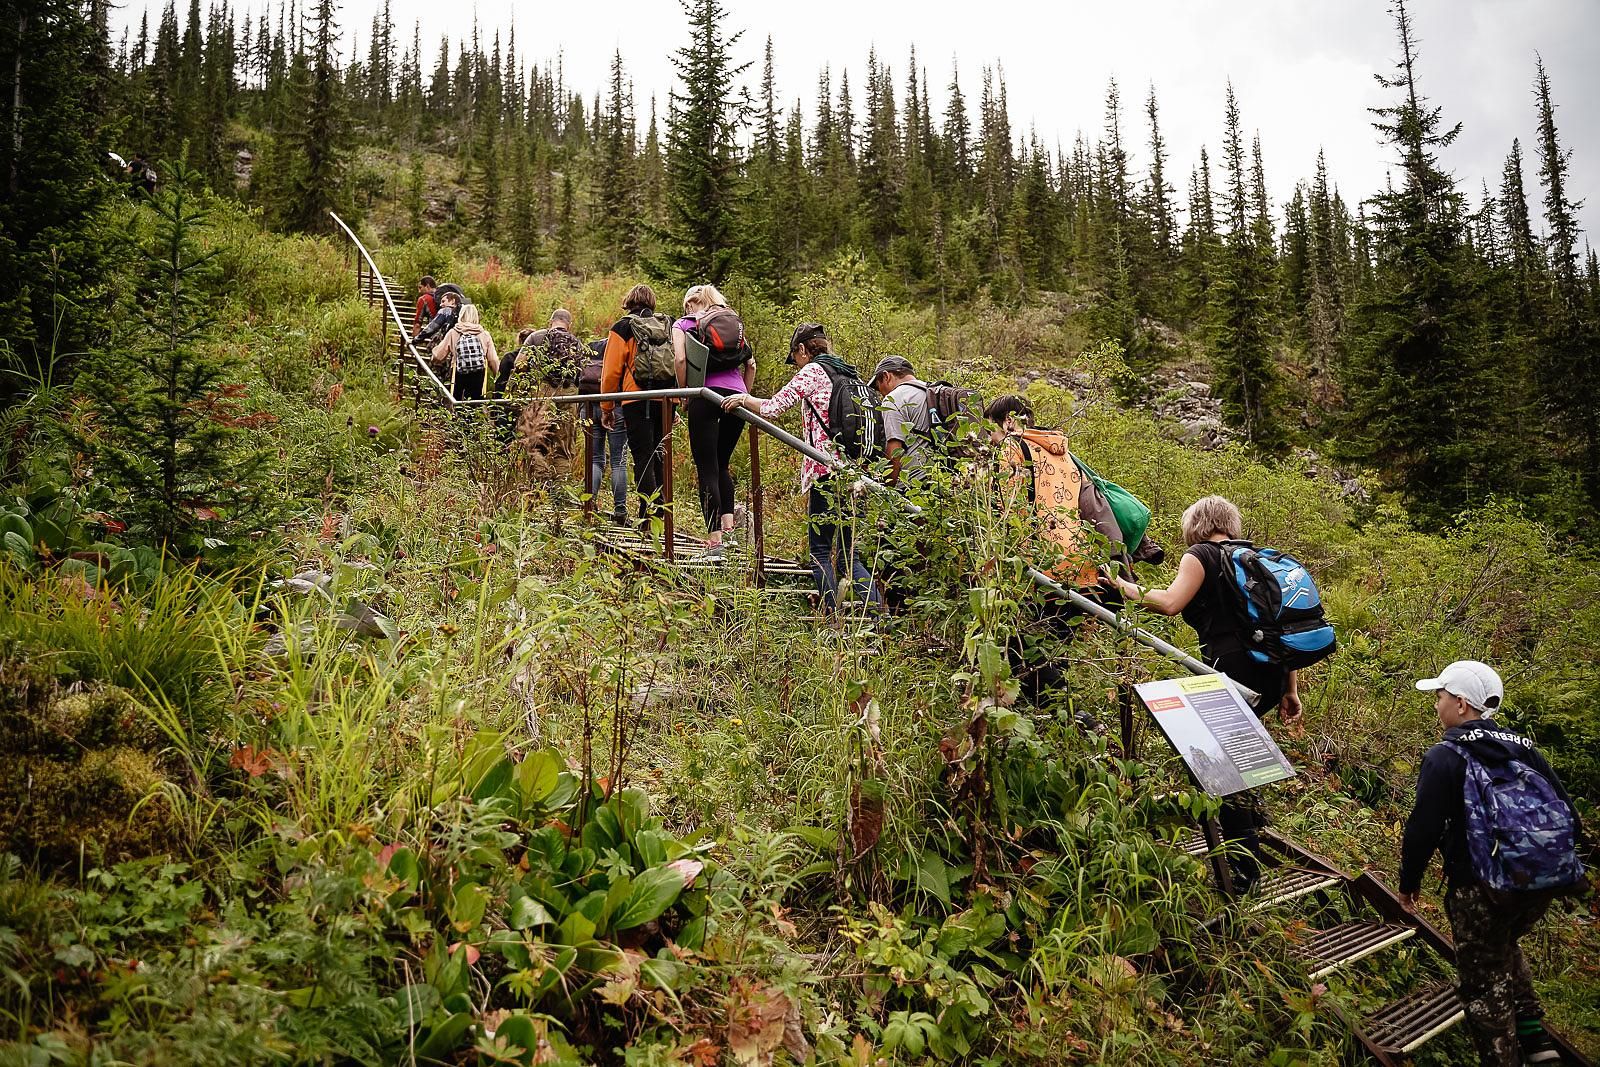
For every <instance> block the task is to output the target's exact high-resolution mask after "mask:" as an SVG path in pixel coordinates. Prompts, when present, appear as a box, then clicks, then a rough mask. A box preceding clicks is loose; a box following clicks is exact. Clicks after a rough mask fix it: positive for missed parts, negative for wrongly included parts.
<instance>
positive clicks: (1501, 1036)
mask: <svg viewBox="0 0 1600 1067" xmlns="http://www.w3.org/2000/svg"><path fill="white" fill-rule="evenodd" d="M1417 688H1418V689H1420V690H1422V691H1424V692H1437V693H1438V698H1437V699H1436V701H1435V703H1434V708H1435V710H1436V711H1437V712H1438V714H1439V722H1440V724H1441V725H1442V726H1443V727H1444V739H1443V740H1442V741H1440V742H1439V743H1438V744H1436V745H1434V746H1433V747H1432V748H1430V749H1428V752H1427V755H1425V756H1424V757H1423V759H1422V769H1421V771H1420V772H1419V773H1418V775H1417V799H1416V803H1415V805H1414V806H1413V808H1412V810H1411V816H1410V818H1409V819H1407V820H1406V829H1405V839H1404V842H1403V844H1402V845H1401V853H1400V899H1401V902H1402V903H1403V904H1404V905H1405V907H1406V908H1408V909H1410V910H1413V911H1414V910H1415V909H1416V906H1417V899H1418V891H1419V890H1420V889H1421V888H1422V877H1423V875H1424V874H1425V873H1426V871H1427V868H1428V862H1429V860H1431V859H1432V858H1433V853H1434V851H1435V849H1437V850H1438V851H1439V852H1440V853H1441V855H1442V858H1443V861H1444V876H1445V882H1446V885H1447V888H1446V891H1445V898H1444V908H1445V914H1446V915H1448V916H1449V918H1450V928H1451V930H1452V932H1453V933H1454V936H1455V944H1456V971H1457V974H1458V977H1459V982H1460V995H1461V1003H1462V1006H1463V1007H1464V1008H1465V1009H1466V1014H1467V1026H1468V1029H1469V1031H1470V1032H1471V1035H1472V1042H1473V1044H1474V1045H1475V1046H1476V1047H1477V1050H1478V1058H1479V1062H1480V1063H1483V1064H1486V1065H1495V1067H1500V1065H1505V1067H1514V1065H1518V1064H1524V1063H1558V1062H1560V1060H1561V1055H1560V1053H1559V1052H1558V1051H1557V1050H1556V1049H1555V1047H1554V1046H1553V1045H1552V1044H1551V1042H1550V1039H1549V1037H1548V1035H1547V1034H1546V1033H1545V1031H1544V1026H1543V1024H1542V1023H1541V1022H1540V1019H1541V1017H1542V1011H1541V1009H1540V1007H1539V999H1538V997H1537V996H1536V995H1535V993H1534V990H1533V980H1532V977H1531V976H1530V975H1529V973H1528V963H1527V960H1525V959H1524V958H1523V955H1522V949H1521V947H1520V946H1519V945H1518V944H1517V942H1518V940H1519V939H1520V938H1521V937H1522V935H1524V934H1526V933H1527V932H1528V931H1529V930H1530V929H1532V928H1533V925H1534V924H1535V923H1536V922H1538V921H1539V918H1540V917H1541V916H1543V915H1544V913H1545V910H1546V909H1547V908H1548V907H1549V906H1550V901H1551V900H1552V899H1553V897H1554V896H1555V895H1556V894H1557V893H1558V892H1560V888H1558V887H1552V886H1551V885H1550V884H1549V883H1551V882H1559V881H1560V880H1561V879H1563V878H1567V877H1570V875H1571V870H1572V865H1573V864H1576V870H1577V874H1578V877H1579V879H1581V878H1582V865H1581V862H1579V861H1577V859H1576V852H1575V851H1574V838H1575V835H1576V833H1577V821H1576V820H1577V817H1576V814H1574V813H1573V811H1572V805H1571V801H1570V800H1569V799H1568V797H1567V793H1566V790H1565V789H1563V788H1562V786H1561V783H1560V781H1559V780H1558V779H1557V778H1556V775H1555V772H1554V771H1552V770H1551V769H1550V765H1549V764H1548V763H1547V762H1545V759H1544V757H1543V756H1541V755H1540V754H1539V753H1538V752H1537V751H1535V749H1534V747H1533V742H1532V741H1530V740H1529V739H1528V738H1526V737H1523V736H1522V735H1520V734H1517V733H1513V732H1512V731H1510V730H1505V729H1501V728H1500V727H1498V726H1497V725H1495V724H1494V723H1493V722H1491V721H1490V719H1491V717H1492V716H1493V715H1494V714H1495V713H1496V712H1497V711H1499V710H1500V706H1501V704H1502V703H1503V701H1504V700H1505V688H1504V686H1503V685H1502V684H1501V681H1500V676H1499V675H1498V674H1497V673H1495V671H1494V670H1493V669H1492V668H1491V667H1489V666H1488V665H1487V664H1485V663H1480V662H1478V661H1477V660H1460V661H1458V662H1455V663H1452V664H1450V665H1449V666H1448V667H1446V668H1445V669H1444V670H1443V671H1441V672H1440V673H1439V676H1438V677H1437V678H1424V679H1422V680H1421V681H1419V682H1417ZM1518 765H1521V766H1520V767H1519V766H1518ZM1529 769H1531V771H1532V772H1534V773H1535V774H1537V775H1538V776H1540V777H1541V778H1542V779H1543V782H1540V781H1538V780H1536V779H1534V778H1533V777H1532V776H1531V775H1529V774H1528V773H1527V771H1528V770H1529ZM1485 789H1487V790H1491V791H1492V790H1499V789H1511V790H1517V791H1519V792H1517V794H1516V796H1515V797H1513V798H1512V799H1513V800H1514V801H1515V800H1520V801H1521V802H1522V803H1523V806H1524V808H1533V809H1542V810H1540V811H1536V812H1534V813H1533V814H1532V815H1531V817H1530V818H1529V820H1528V823H1529V824H1528V826H1527V827H1525V828H1514V829H1520V830H1521V831H1522V834H1523V836H1522V837H1519V838H1518V839H1517V841H1516V844H1518V845H1521V844H1524V843H1526V842H1528V841H1532V842H1534V843H1535V847H1537V848H1540V849H1544V848H1545V846H1546V845H1548V846H1549V847H1550V849H1552V850H1554V853H1559V852H1560V850H1562V849H1565V850H1567V851H1568V852H1571V857H1570V858H1567V859H1565V864H1566V866H1565V867H1562V868H1561V870H1562V871H1563V872H1565V873H1561V874H1559V875H1558V876H1557V877H1555V878H1551V877H1548V876H1545V875H1544V874H1543V873H1541V875H1540V877H1539V878H1537V879H1530V880H1529V881H1528V882H1527V883H1525V884H1526V885H1528V886H1530V887H1529V888H1521V887H1507V886H1504V885H1502V886H1498V887H1497V886H1494V885H1491V884H1490V881H1489V880H1488V879H1491V878H1493V879H1495V880H1501V876H1502V870H1501V869H1500V868H1499V867H1496V866H1494V864H1495V863H1496V856H1495V851H1496V849H1497V848H1499V845H1498V844H1496V845H1494V846H1492V847H1488V848H1486V847H1485V838H1486V837H1489V836H1491V835H1490V834H1489V833H1488V832H1487V831H1486V827H1485V824H1484V816H1483V814H1482V811H1483V807H1482V805H1481V802H1480V801H1479V800H1478V799H1477V798H1478V797H1480V796H1481V795H1482V791H1483V790H1485ZM1529 798H1533V799H1534V800H1535V801H1536V802H1535V803H1533V804H1529V803H1528V800H1529ZM1562 805H1565V808H1566V810H1565V811H1564V812H1563V811H1560V810H1559V809H1560V808H1561V806H1562ZM1546 859H1547V857H1545V856H1543V855H1539V856H1534V857H1533V861H1534V862H1535V863H1536V864H1538V863H1544V862H1545V861H1546ZM1547 866H1548V864H1547Z"/></svg>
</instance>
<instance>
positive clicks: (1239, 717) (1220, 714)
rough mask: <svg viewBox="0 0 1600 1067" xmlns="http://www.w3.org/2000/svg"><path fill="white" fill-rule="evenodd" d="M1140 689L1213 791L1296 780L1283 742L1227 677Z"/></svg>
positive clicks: (1155, 715) (1169, 737)
mask: <svg viewBox="0 0 1600 1067" xmlns="http://www.w3.org/2000/svg"><path fill="white" fill-rule="evenodd" d="M1135 688H1136V689H1137V690H1138V693H1139V699H1140V700H1142V701H1143V702H1144V706H1145V707H1146V708H1149V709H1150V717H1151V718H1153V719H1155V721H1156V725H1157V726H1159V727H1161V732H1162V733H1163V734H1164V735H1165V736H1166V738H1167V741H1168V742H1170V743H1171V745H1172V747H1173V749H1174V750H1176V751H1177V753H1178V755H1180V756H1182V757H1183V761H1184V763H1185V764H1186V765H1187V766H1188V768H1189V771H1190V773H1192V774H1193V775H1194V778H1195V781H1196V782H1198V783H1199V784H1200V788H1202V789H1204V790H1205V791H1206V792H1207V793H1210V794H1212V795H1213V796H1227V795H1228V794H1230V793H1239V792H1242V791H1244V790H1246V789H1254V788H1255V787H1256V786H1261V785H1267V784H1268V783H1270V782H1281V781H1282V780H1283V779H1285V778H1292V777H1294V773H1295V772H1294V768H1293V767H1292V766H1290V764H1289V761H1288V760H1287V759H1285V758H1284V755H1283V751H1282V750H1281V749H1279V748H1278V743H1277V742H1276V741H1274V740H1273V739H1272V735H1271V734H1269V733H1267V728H1266V727H1265V726H1264V725H1263V724H1262V722H1261V720H1260V719H1258V718H1257V717H1256V715H1255V712H1253V711H1251V710H1250V706H1249V705H1248V704H1247V703H1245V700H1244V698H1243V697H1242V696H1240V695H1239V692H1238V690H1237V689H1235V688H1234V686H1233V683H1232V682H1231V681H1229V679H1228V678H1227V677H1226V676H1225V675H1221V674H1205V675H1200V676H1199V677H1194V678H1189V677H1185V678H1168V679H1162V680H1159V681H1154V682H1141V683H1140V684H1139V685H1138V686H1136V687H1135Z"/></svg>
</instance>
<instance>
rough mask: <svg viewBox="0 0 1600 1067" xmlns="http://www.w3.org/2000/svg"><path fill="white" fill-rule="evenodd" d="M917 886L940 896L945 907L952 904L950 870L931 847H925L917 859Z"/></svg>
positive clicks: (940, 901) (940, 900)
mask: <svg viewBox="0 0 1600 1067" xmlns="http://www.w3.org/2000/svg"><path fill="white" fill-rule="evenodd" d="M917 888H919V889H921V890H922V891H923V892H925V893H932V894H933V895H934V896H936V897H938V898H939V903H941V904H943V905H944V906H945V907H947V908H948V907H949V906H950V872H949V870H948V869H947V868H946V867H945V865H944V860H942V859H940V858H939V856H938V854H937V853H935V852H933V851H932V850H931V849H923V850H922V855H921V856H920V857H918V859H917Z"/></svg>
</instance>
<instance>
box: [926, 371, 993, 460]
mask: <svg viewBox="0 0 1600 1067" xmlns="http://www.w3.org/2000/svg"><path fill="white" fill-rule="evenodd" d="M918 384H922V383H918ZM922 391H923V392H924V393H926V394H927V395H928V429H927V437H928V440H929V441H931V442H932V443H933V444H934V445H935V446H937V447H938V448H940V449H944V450H950V449H952V448H954V447H955V445H956V444H957V440H956V436H957V434H958V432H959V427H960V425H961V423H963V422H965V423H967V424H969V426H976V425H977V424H978V422H979V421H980V420H981V419H982V417H983V397H982V396H980V395H979V394H978V391H977V390H976V389H966V388H963V387H962V386H959V385H954V384H952V383H950V382H946V381H938V382H930V383H926V384H922Z"/></svg>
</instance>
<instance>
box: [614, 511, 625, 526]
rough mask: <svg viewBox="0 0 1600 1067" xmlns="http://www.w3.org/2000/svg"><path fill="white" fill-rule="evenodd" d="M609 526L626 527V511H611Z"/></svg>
mask: <svg viewBox="0 0 1600 1067" xmlns="http://www.w3.org/2000/svg"><path fill="white" fill-rule="evenodd" d="M611 525H613V526H626V525H628V513H627V512H626V511H613V512H612V513H611Z"/></svg>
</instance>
